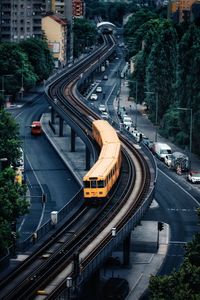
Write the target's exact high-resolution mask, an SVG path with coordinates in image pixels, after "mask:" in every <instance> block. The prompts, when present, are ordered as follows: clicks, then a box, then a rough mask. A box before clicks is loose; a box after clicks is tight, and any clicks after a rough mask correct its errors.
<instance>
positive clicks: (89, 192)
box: [83, 120, 121, 203]
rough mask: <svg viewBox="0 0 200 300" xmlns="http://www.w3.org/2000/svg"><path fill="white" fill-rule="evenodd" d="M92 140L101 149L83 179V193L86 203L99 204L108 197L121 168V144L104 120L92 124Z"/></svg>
mask: <svg viewBox="0 0 200 300" xmlns="http://www.w3.org/2000/svg"><path fill="white" fill-rule="evenodd" d="M92 133H93V137H94V139H95V140H96V141H97V143H98V144H99V146H100V147H101V152H100V155H99V158H98V160H97V161H96V163H95V164H94V165H93V167H92V168H91V169H90V170H89V171H88V172H87V174H86V175H85V176H84V177H83V184H84V188H83V192H84V198H85V200H86V201H87V202H91V203H92V202H94V201H95V202H101V200H103V199H105V198H106V197H108V193H109V191H110V190H111V189H112V187H113V185H114V184H115V182H116V180H117V178H118V176H119V174H120V168H121V142H120V140H119V138H118V136H117V133H116V131H115V129H114V128H113V127H112V126H111V125H110V124H109V123H108V122H107V121H105V120H95V121H93V123H92Z"/></svg>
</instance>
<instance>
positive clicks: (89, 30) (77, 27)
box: [73, 19, 97, 57]
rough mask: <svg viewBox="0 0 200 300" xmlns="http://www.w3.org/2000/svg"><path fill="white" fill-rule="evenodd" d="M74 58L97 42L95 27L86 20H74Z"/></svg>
mask: <svg viewBox="0 0 200 300" xmlns="http://www.w3.org/2000/svg"><path fill="white" fill-rule="evenodd" d="M73 32H74V45H76V47H74V57H78V56H79V55H80V53H83V51H84V49H85V48H88V47H89V46H91V45H94V44H95V43H96V40H97V28H96V25H95V24H94V23H93V22H91V21H88V20H87V19H75V20H74V28H73Z"/></svg>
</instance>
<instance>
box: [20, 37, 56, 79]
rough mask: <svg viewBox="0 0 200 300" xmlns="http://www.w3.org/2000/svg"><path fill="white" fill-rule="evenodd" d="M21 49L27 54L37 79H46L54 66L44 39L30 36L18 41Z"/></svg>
mask: <svg viewBox="0 0 200 300" xmlns="http://www.w3.org/2000/svg"><path fill="white" fill-rule="evenodd" d="M20 47H21V48H22V50H23V51H24V52H25V53H26V54H27V55H28V59H29V62H30V63H31V65H32V68H33V70H34V73H35V74H37V77H38V80H39V81H42V80H43V79H47V78H48V77H49V75H50V74H51V73H52V71H53V68H54V61H53V57H52V55H51V52H50V50H49V48H48V44H47V42H46V41H45V40H42V39H36V38H30V39H27V40H24V41H22V42H21V43H20Z"/></svg>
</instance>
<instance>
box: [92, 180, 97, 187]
mask: <svg viewBox="0 0 200 300" xmlns="http://www.w3.org/2000/svg"><path fill="white" fill-rule="evenodd" d="M96 187H97V182H96V181H94V180H92V181H91V188H96Z"/></svg>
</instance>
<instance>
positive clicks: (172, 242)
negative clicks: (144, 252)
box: [169, 241, 187, 245]
mask: <svg viewBox="0 0 200 300" xmlns="http://www.w3.org/2000/svg"><path fill="white" fill-rule="evenodd" d="M169 243H170V244H179V245H181V244H183V245H186V244H187V242H182V241H169Z"/></svg>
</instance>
